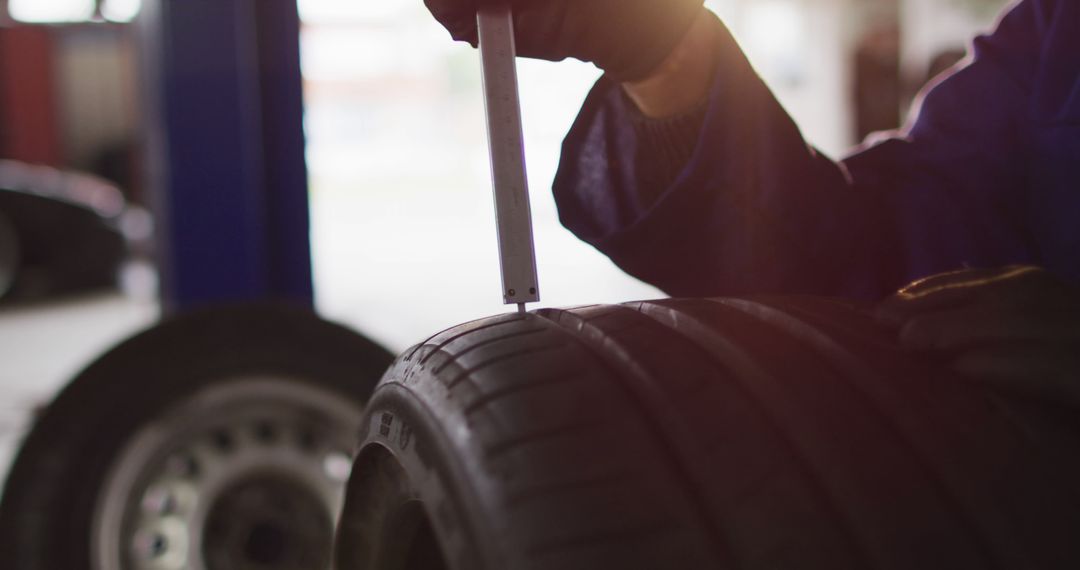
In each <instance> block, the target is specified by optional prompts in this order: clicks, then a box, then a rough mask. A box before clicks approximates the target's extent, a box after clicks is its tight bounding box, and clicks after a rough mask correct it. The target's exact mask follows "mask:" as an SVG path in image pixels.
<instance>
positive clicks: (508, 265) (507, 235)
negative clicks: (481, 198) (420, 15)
mask: <svg viewBox="0 0 1080 570" xmlns="http://www.w3.org/2000/svg"><path fill="white" fill-rule="evenodd" d="M477 28H478V30H479V37H480V59H481V63H482V68H483V75H484V103H485V107H486V110H487V126H488V145H489V148H490V152H491V178H492V184H493V186H494V194H495V223H496V225H497V231H498V240H499V261H500V265H501V269H502V285H503V289H502V290H503V302H504V303H506V304H508V305H510V304H517V305H518V308H519V309H521V310H524V306H525V303H533V302H536V301H539V300H540V290H539V284H538V283H537V277H536V251H535V248H534V246H533V229H532V213H531V210H530V207H529V185H528V180H527V178H526V172H525V145H524V142H523V138H522V126H521V103H520V101H519V97H518V82H517V68H516V63H515V56H516V50H515V47H514V26H513V17H512V14H511V12H510V8H508V7H493V8H485V9H483V10H481V11H480V13H479V14H478V15H477Z"/></svg>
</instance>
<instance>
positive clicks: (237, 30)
mask: <svg viewBox="0 0 1080 570" xmlns="http://www.w3.org/2000/svg"><path fill="white" fill-rule="evenodd" d="M139 20H140V22H139V24H138V25H139V27H140V30H139V34H140V55H141V58H142V69H141V75H142V78H143V82H144V85H145V86H146V88H145V90H144V98H143V101H144V105H145V113H144V115H145V117H146V121H147V129H146V133H147V140H146V145H147V165H148V170H149V172H148V173H147V174H148V179H149V189H150V192H151V196H152V200H153V206H154V209H155V219H156V220H157V223H158V228H159V229H158V238H159V240H158V247H159V259H160V263H159V267H160V271H161V295H162V301H163V305H164V308H165V310H166V311H167V312H173V311H178V310H185V309H188V308H191V307H195V306H201V305H207V304H216V303H224V302H234V301H252V300H265V299H279V300H288V301H292V302H299V303H304V304H309V305H310V304H311V302H312V278H311V252H310V239H309V217H308V216H309V213H308V193H307V169H306V165H305V161H304V133H303V95H302V83H301V76H300V49H299V32H300V22H299V16H298V13H297V6H296V0H147V1H146V2H144V6H143V12H142V13H141V15H140V18H139Z"/></svg>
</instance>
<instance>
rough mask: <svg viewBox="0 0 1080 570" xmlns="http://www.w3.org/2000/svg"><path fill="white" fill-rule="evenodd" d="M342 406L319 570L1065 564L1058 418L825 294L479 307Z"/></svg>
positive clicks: (1079, 468) (1071, 510)
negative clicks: (348, 442) (348, 423)
mask: <svg viewBox="0 0 1080 570" xmlns="http://www.w3.org/2000/svg"><path fill="white" fill-rule="evenodd" d="M365 416H366V419H365V422H364V424H363V428H362V429H363V431H362V438H361V439H362V443H361V446H360V448H359V453H358V455H357V458H356V462H355V464H354V468H353V470H352V475H351V479H350V481H349V484H348V489H347V494H346V503H345V507H344V511H343V513H342V519H341V523H340V525H339V529H338V542H337V547H336V554H335V560H336V563H337V568H339V570H355V569H360V568H365V569H379V570H420V569H428V570H441V569H444V568H445V569H454V570H466V569H468V570H495V569H529V570H541V569H545V570H546V569H551V570H554V569H559V570H575V569H580V570H585V569H597V568H634V569H657V570H659V569H669V568H800V569H810V568H823V569H824V568H828V569H836V568H860V569H861V568H890V569H891V568H896V569H901V568H943V569H944V568H1021V567H1026V568H1067V567H1078V566H1080V542H1078V541H1076V539H1075V538H1076V535H1075V532H1076V529H1078V528H1080V490H1078V488H1077V486H1076V484H1075V481H1077V480H1080V479H1077V477H1078V475H1080V464H1078V463H1080V462H1078V457H1077V453H1076V450H1077V449H1080V437H1078V431H1077V430H1076V427H1077V426H1076V421H1075V419H1074V418H1072V417H1070V415H1069V414H1068V413H1063V412H1060V411H1058V410H1055V409H1052V408H1051V407H1047V406H1043V405H1034V404H1028V403H1020V402H1012V401H1010V400H1007V399H1005V398H1002V397H999V396H997V395H996V394H993V393H990V392H987V391H985V390H983V389H982V388H981V387H979V386H976V385H973V384H971V383H969V382H965V381H962V380H960V379H958V378H955V377H952V376H950V375H949V374H948V373H946V372H944V371H943V370H941V367H940V366H939V365H937V364H936V363H934V362H928V361H924V360H920V359H918V358H915V357H913V356H912V355H910V354H907V353H905V352H903V351H902V350H900V349H899V348H897V346H896V345H895V344H894V342H893V340H892V338H891V336H890V335H889V334H888V333H887V331H883V330H881V329H880V328H879V327H878V325H877V324H876V323H875V322H874V321H873V319H871V318H870V317H868V316H867V315H866V314H865V313H864V312H862V311H861V310H859V309H858V308H857V307H854V306H852V305H849V304H845V303H840V302H835V301H828V300H817V299H757V300H754V299H715V300H706V299H698V300H667V301H658V302H644V303H632V304H626V305H619V306H593V307H585V308H578V309H573V310H542V311H538V312H536V313H533V314H519V315H505V316H499V317H493V318H490V319H485V320H480V321H476V322H473V323H469V324H466V325H463V326H460V327H456V328H454V329H450V330H449V331H446V332H443V333H441V334H438V335H436V336H434V337H432V338H430V339H428V340H427V341H425V342H423V343H421V344H419V345H417V346H416V347H414V348H413V349H411V350H410V351H408V352H406V353H405V354H404V355H402V356H401V357H400V358H399V359H398V360H397V362H396V363H395V364H394V365H393V366H392V367H391V369H390V370H389V372H388V373H387V375H386V376H385V377H384V379H383V380H382V382H381V383H380V385H379V386H378V388H377V389H376V390H375V394H374V396H373V397H372V399H371V401H370V403H369V405H368V408H367V411H366V412H365Z"/></svg>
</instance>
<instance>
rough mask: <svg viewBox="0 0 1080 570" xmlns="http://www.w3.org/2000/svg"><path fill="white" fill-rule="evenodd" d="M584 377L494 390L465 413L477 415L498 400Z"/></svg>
mask: <svg viewBox="0 0 1080 570" xmlns="http://www.w3.org/2000/svg"><path fill="white" fill-rule="evenodd" d="M583 376H584V375H583V374H580V373H578V374H569V375H559V376H551V377H548V378H545V379H543V380H538V381H535V382H523V383H521V384H514V385H511V386H507V387H505V388H500V389H498V390H494V391H492V392H489V393H487V394H484V395H483V396H480V397H479V398H477V399H475V400H473V401H472V402H470V403H469V404H468V405H467V406H465V410H464V412H465V415H466V416H470V415H472V414H475V413H476V412H477V411H479V410H480V409H481V408H484V407H485V406H487V405H488V404H491V403H493V402H495V401H498V400H500V399H502V398H505V397H508V396H513V395H516V394H519V393H521V392H527V391H529V390H535V389H539V388H546V387H548V386H554V385H557V384H562V383H564V382H572V381H575V380H577V379H579V378H582V377H583Z"/></svg>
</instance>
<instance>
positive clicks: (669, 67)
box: [622, 8, 716, 118]
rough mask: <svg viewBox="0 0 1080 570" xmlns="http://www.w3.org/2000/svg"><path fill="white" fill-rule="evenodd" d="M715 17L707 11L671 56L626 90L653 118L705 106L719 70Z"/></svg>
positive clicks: (703, 10) (626, 84) (629, 84)
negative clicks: (717, 67)
mask: <svg viewBox="0 0 1080 570" xmlns="http://www.w3.org/2000/svg"><path fill="white" fill-rule="evenodd" d="M711 18H712V16H711V14H709V13H708V11H706V10H705V9H704V8H703V9H702V11H701V14H700V15H699V16H698V18H697V20H696V21H695V22H694V24H693V25H692V26H691V27H690V29H689V30H687V32H686V35H685V36H683V39H682V40H681V41H680V42H679V44H678V45H677V46H676V47H675V49H674V50H673V51H672V52H671V54H670V55H668V57H667V58H666V59H665V60H664V62H663V63H661V64H660V66H659V67H658V68H657V69H656V70H655V71H653V72H652V73H651V74H650V75H649V76H648V77H646V78H645V79H642V80H641V81H636V82H631V83H623V84H622V87H623V90H624V91H625V92H626V94H627V96H628V97H629V98H630V100H631V101H633V102H634V104H635V105H637V107H638V109H640V110H641V112H642V113H643V114H644V115H645V116H647V117H651V118H667V117H672V116H676V115H680V114H683V113H686V112H688V111H691V110H693V109H694V108H696V107H698V106H700V105H701V104H702V103H704V101H705V99H706V98H707V97H708V94H709V88H710V87H711V86H712V83H713V77H714V75H715V69H716V56H715V52H716V50H715V49H714V48H713V46H714V44H715V39H714V34H715V29H716V27H715V26H714V25H713V22H711V21H710V20H711Z"/></svg>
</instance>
